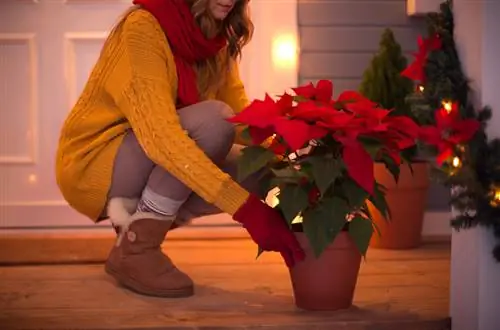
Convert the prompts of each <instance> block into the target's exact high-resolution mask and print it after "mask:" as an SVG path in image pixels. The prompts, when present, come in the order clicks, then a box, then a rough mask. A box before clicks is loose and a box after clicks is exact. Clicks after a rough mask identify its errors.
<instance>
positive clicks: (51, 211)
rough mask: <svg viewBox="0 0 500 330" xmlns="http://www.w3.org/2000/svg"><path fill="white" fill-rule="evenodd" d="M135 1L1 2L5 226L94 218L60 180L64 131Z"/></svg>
mask: <svg viewBox="0 0 500 330" xmlns="http://www.w3.org/2000/svg"><path fill="white" fill-rule="evenodd" d="M130 3H131V1H128V0H127V1H120V0H108V1H92V0H66V1H62V0H61V1H57V0H38V1H36V0H34V1H28V0H17V1H16V0H2V1H1V2H0V186H1V188H0V227H3V228H13V227H14V228H15V227H23V228H26V227H32V228H33V227H59V226H62V227H68V226H70V227H74V226H88V225H93V224H92V223H91V222H90V221H89V220H88V219H85V218H84V217H83V216H81V215H79V214H77V213H76V212H75V211H73V210H72V209H71V208H69V207H68V205H67V204H66V202H65V201H64V200H63V198H62V196H61V195H60V192H59V189H58V187H57V185H56V183H55V173H54V166H55V164H54V161H55V159H54V155H55V151H56V146H57V140H58V137H59V131H60V127H61V124H62V122H63V121H64V119H65V117H66V115H67V113H68V111H69V110H70V109H71V107H72V105H73V103H74V102H75V100H76V98H77V96H78V94H79V93H80V91H81V90H82V88H83V86H84V84H85V82H86V79H87V77H88V74H89V72H90V70H91V69H92V67H93V65H94V63H95V61H96V59H97V57H98V54H99V52H100V49H101V46H102V44H103V41H104V39H105V37H106V34H107V32H108V31H109V29H110V28H111V27H112V26H113V24H114V23H115V22H116V21H117V20H118V18H119V17H120V15H121V13H122V12H123V11H124V10H125V9H126V8H127V7H128V6H129V5H130Z"/></svg>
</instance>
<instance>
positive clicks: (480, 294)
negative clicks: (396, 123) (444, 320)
mask: <svg viewBox="0 0 500 330" xmlns="http://www.w3.org/2000/svg"><path fill="white" fill-rule="evenodd" d="M454 13H455V15H454V16H455V23H456V27H455V40H456V42H457V47H458V51H459V55H460V59H461V62H462V64H463V66H464V69H465V72H466V74H467V76H468V78H470V80H471V87H472V89H473V90H474V94H475V97H476V102H477V105H478V106H484V105H489V106H491V107H492V109H493V118H492V119H491V121H490V123H489V127H488V131H487V132H488V134H489V135H490V136H491V137H497V138H498V137H499V136H500V133H499V131H498V128H499V127H500V100H499V98H498V86H500V64H499V62H498V54H500V38H499V37H498V31H500V20H499V19H498V18H499V16H500V1H491V0H476V1H470V0H454ZM495 243H496V240H495V239H494V238H493V234H492V233H491V230H488V229H485V228H474V229H472V230H465V231H461V232H453V235H452V251H451V252H452V253H451V286H450V291H451V296H450V300H451V303H450V305H451V306H450V315H451V318H452V328H453V330H498V329H500V313H499V306H500V285H499V284H498V280H499V279H500V263H498V262H496V261H495V260H494V259H493V256H492V254H491V251H492V249H493V246H494V244H495Z"/></svg>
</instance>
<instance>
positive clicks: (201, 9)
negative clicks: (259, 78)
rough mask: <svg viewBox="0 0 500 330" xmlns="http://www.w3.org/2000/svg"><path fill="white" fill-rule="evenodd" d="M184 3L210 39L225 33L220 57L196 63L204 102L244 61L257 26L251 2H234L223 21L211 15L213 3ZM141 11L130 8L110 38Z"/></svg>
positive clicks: (206, 0)
mask: <svg viewBox="0 0 500 330" xmlns="http://www.w3.org/2000/svg"><path fill="white" fill-rule="evenodd" d="M185 1H186V2H187V3H188V4H189V6H190V7H191V12H192V13H193V16H194V17H195V19H196V21H197V23H198V24H199V26H200V28H201V30H202V31H203V33H204V34H205V36H206V37H207V38H212V37H214V36H216V35H218V34H220V33H222V34H223V35H224V37H225V38H226V40H227V43H228V44H227V46H226V48H225V49H223V51H221V52H220V53H219V54H218V55H217V56H215V57H213V58H209V59H207V60H205V61H202V62H199V63H196V66H195V70H196V73H197V76H198V91H199V93H200V96H201V97H202V98H206V97H207V96H208V95H209V94H210V93H213V92H216V91H217V90H218V89H219V88H220V87H221V86H222V85H223V84H224V83H225V78H226V76H227V72H228V70H230V68H231V62H232V61H237V60H239V59H240V58H241V56H242V50H243V47H245V46H246V45H247V44H248V43H249V42H250V40H251V39H252V36H253V32H254V25H253V23H252V20H251V19H250V13H249V8H248V2H249V0H235V4H234V8H233V9H232V10H231V12H230V13H229V14H228V16H227V17H226V18H225V19H224V20H223V21H218V20H216V19H214V18H213V16H212V15H211V13H210V11H209V7H208V5H209V1H210V0H185ZM140 8H141V6H139V5H133V6H131V7H130V8H128V9H127V10H126V11H125V12H124V13H123V14H122V15H121V16H120V17H119V19H118V22H117V23H115V25H114V27H113V29H112V30H111V32H110V36H111V35H113V34H114V33H116V31H117V30H118V29H119V28H120V26H121V25H122V24H123V22H124V21H125V19H126V18H127V17H128V16H129V15H130V14H131V13H133V12H134V11H136V10H138V9H140ZM109 39H110V38H108V40H109ZM106 43H107V42H106ZM106 43H105V46H106ZM103 49H104V47H103Z"/></svg>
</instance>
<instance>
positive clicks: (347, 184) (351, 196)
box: [342, 179, 369, 208]
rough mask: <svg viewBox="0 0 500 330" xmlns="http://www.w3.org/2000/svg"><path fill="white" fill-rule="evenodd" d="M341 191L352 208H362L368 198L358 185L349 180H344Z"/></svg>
mask: <svg viewBox="0 0 500 330" xmlns="http://www.w3.org/2000/svg"><path fill="white" fill-rule="evenodd" d="M342 190H343V191H344V194H345V197H346V198H347V200H348V201H349V205H350V206H351V207H352V208H358V207H360V206H362V205H363V203H364V202H365V200H366V199H367V198H368V196H369V194H368V193H367V192H366V191H365V190H364V189H363V188H361V186H360V185H358V184H357V183H356V182H354V181H353V180H351V179H348V180H345V181H344V182H343V183H342Z"/></svg>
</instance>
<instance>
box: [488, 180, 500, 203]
mask: <svg viewBox="0 0 500 330" xmlns="http://www.w3.org/2000/svg"><path fill="white" fill-rule="evenodd" d="M489 195H490V197H491V200H490V205H491V206H493V207H498V206H500V188H499V187H498V186H495V185H493V186H491V191H490V194H489Z"/></svg>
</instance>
